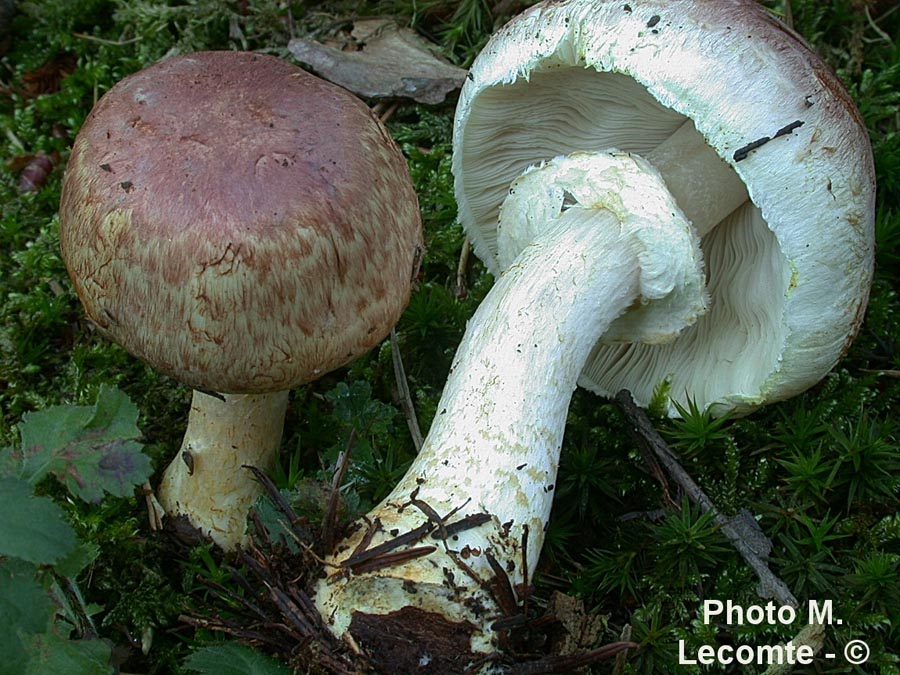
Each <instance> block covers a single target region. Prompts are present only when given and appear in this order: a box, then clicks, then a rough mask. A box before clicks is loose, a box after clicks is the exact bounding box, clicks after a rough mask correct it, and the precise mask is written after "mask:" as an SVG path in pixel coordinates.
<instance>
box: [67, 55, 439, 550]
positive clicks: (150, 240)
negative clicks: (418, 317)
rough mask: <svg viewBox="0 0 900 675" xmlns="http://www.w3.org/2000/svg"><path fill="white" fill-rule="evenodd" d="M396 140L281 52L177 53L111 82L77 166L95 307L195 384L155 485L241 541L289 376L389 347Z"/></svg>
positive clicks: (79, 277) (400, 181)
mask: <svg viewBox="0 0 900 675" xmlns="http://www.w3.org/2000/svg"><path fill="white" fill-rule="evenodd" d="M421 243H422V240H421V223H420V218H419V214H418V204H417V200H416V196H415V193H414V191H413V187H412V183H411V181H410V177H409V172H408V170H407V167H406V164H405V161H404V159H403V156H402V155H401V154H400V152H399V150H398V148H397V147H396V145H395V144H394V143H393V141H392V140H391V138H390V136H389V135H388V133H387V131H386V130H385V129H384V127H383V126H382V125H381V123H380V122H379V121H378V119H377V118H376V117H375V116H374V115H373V114H372V113H371V112H370V111H369V110H368V108H367V107H366V106H365V105H364V104H363V103H362V102H361V101H359V100H358V99H356V98H355V97H353V96H352V95H350V94H349V93H347V92H346V91H344V90H343V89H340V88H339V87H336V86H334V85H331V84H329V83H327V82H325V81H323V80H320V79H318V78H316V77H314V76H312V75H309V74H307V73H305V72H304V71H302V70H300V69H299V68H297V67H295V66H292V65H290V64H288V63H286V62H284V61H281V60H279V59H276V58H274V57H270V56H263V55H259V54H252V53H241V52H202V53H196V54H189V55H186V56H179V57H173V58H170V59H168V60H165V61H163V62H161V63H158V64H156V65H153V66H151V67H149V68H147V69H145V70H143V71H141V72H139V73H136V74H134V75H131V76H129V77H127V78H125V79H124V80H122V81H121V82H119V83H118V84H117V85H116V86H114V87H113V88H112V89H111V90H110V91H109V92H107V93H106V94H105V95H104V96H103V97H102V98H101V99H100V101H99V102H98V103H97V105H96V106H95V108H94V110H93V111H92V112H91V114H90V116H89V117H88V118H87V120H86V121H85V123H84V126H83V127H82V128H81V131H80V132H79V134H78V137H77V138H76V140H75V144H74V147H73V149H72V154H71V157H70V159H69V163H68V166H67V169H66V175H65V180H64V184H63V191H62V201H61V205H60V245H61V248H62V254H63V258H64V260H65V262H66V266H67V268H68V271H69V274H70V276H71V278H72V281H73V283H74V285H75V289H76V291H77V293H78V296H79V297H80V299H81V301H82V303H83V305H84V307H85V310H86V312H87V314H88V316H90V317H91V319H93V321H94V323H96V325H97V326H98V327H99V328H100V330H101V331H102V332H103V333H105V334H106V335H107V336H109V337H110V338H112V339H113V340H115V341H117V342H119V343H120V344H121V345H122V346H123V347H125V349H127V350H128V351H130V352H131V353H132V354H134V355H135V356H137V357H138V358H141V359H143V360H144V361H146V362H148V363H150V364H151V365H153V366H154V367H156V368H158V369H159V370H160V371H162V372H163V373H165V374H166V375H169V376H171V377H174V378H175V379H177V380H180V381H181V382H184V383H185V384H187V385H189V386H191V387H193V388H194V394H193V400H192V403H191V413H190V417H189V420H188V428H187V433H186V435H185V437H184V442H183V444H182V447H181V450H180V451H179V454H178V456H177V457H176V459H175V460H174V461H173V462H172V464H171V465H170V466H169V468H168V469H167V470H166V472H165V475H164V477H163V479H162V483H161V486H160V500H161V502H162V504H163V505H164V507H165V508H166V510H167V512H168V513H169V514H171V515H176V514H182V515H184V516H187V518H188V520H189V521H190V522H191V524H192V525H194V526H195V527H196V528H198V529H200V530H201V531H203V532H205V533H206V534H208V535H209V536H210V537H212V539H213V540H215V541H216V542H217V543H219V544H220V545H222V546H224V547H226V548H230V547H233V546H235V545H237V544H238V543H239V542H240V541H241V539H242V537H243V534H244V529H245V523H246V516H247V512H248V509H249V507H250V505H251V504H252V501H253V500H254V499H255V497H256V496H257V495H258V494H259V487H258V486H257V484H256V483H255V481H254V480H253V479H252V476H251V474H250V473H249V472H248V471H247V470H246V469H242V468H241V467H242V465H246V464H249V465H254V466H257V467H259V468H260V469H263V470H270V469H271V468H272V467H273V465H274V462H275V461H276V459H277V454H278V448H279V444H280V439H281V432H282V426H283V424H284V412H285V406H286V404H287V398H288V390H289V389H290V388H292V387H295V386H298V385H300V384H303V383H305V382H309V381H311V380H314V379H316V378H318V377H319V376H320V375H322V374H323V373H326V372H328V371H329V370H332V369H334V368H337V367H339V366H341V365H343V364H345V363H347V362H349V361H350V360H352V359H354V358H356V357H358V356H359V355H361V354H362V353H364V352H365V351H366V350H368V349H370V348H371V347H372V346H373V345H375V344H376V343H378V342H379V341H380V340H381V339H382V338H383V337H384V336H385V334H386V333H387V332H388V331H389V330H390V328H391V326H392V325H393V324H394V323H395V322H396V320H397V319H398V317H399V315H400V313H401V312H402V310H403V308H404V307H405V306H406V303H407V300H408V298H409V293H410V288H411V280H412V277H413V275H414V271H415V269H414V268H415V266H416V264H417V262H416V261H417V260H418V256H419V252H420V246H421Z"/></svg>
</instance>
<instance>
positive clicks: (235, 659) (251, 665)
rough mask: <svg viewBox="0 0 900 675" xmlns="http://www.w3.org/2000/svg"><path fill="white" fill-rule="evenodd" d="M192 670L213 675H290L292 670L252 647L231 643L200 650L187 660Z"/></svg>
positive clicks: (188, 666) (187, 664)
mask: <svg viewBox="0 0 900 675" xmlns="http://www.w3.org/2000/svg"><path fill="white" fill-rule="evenodd" d="M184 665H185V667H186V668H188V669H190V670H196V671H199V672H201V673H211V674H213V675H290V673H291V669H290V668H288V667H287V666H286V665H284V664H283V663H279V662H278V661H276V660H275V659H273V658H271V657H270V656H266V655H265V654H261V653H260V652H257V651H254V650H253V649H251V648H250V647H245V646H244V645H241V644H237V643H234V642H229V643H225V644H220V645H212V646H209V647H203V648H202V649H198V650H197V651H195V652H194V653H193V654H191V655H190V656H188V657H187V659H185V662H184Z"/></svg>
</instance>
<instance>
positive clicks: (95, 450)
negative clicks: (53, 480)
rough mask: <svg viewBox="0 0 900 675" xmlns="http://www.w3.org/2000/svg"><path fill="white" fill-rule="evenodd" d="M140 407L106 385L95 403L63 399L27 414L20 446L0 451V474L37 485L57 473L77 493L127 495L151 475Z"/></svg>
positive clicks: (95, 498) (92, 496)
mask: <svg viewBox="0 0 900 675" xmlns="http://www.w3.org/2000/svg"><path fill="white" fill-rule="evenodd" d="M137 416H138V411H137V408H136V407H135V405H134V404H133V403H132V402H131V400H130V399H129V398H128V396H127V395H126V394H124V393H123V392H121V391H119V390H118V389H114V388H110V387H106V386H103V387H101V388H100V393H99V394H98V395H97V402H96V404H95V405H94V406H76V405H59V406H52V407H50V408H47V409H45V410H41V411H38V412H33V413H28V414H27V415H24V416H23V417H22V422H21V423H20V424H19V431H20V433H21V436H22V444H21V449H20V450H13V449H10V448H7V449H6V451H5V452H3V453H0V475H3V474H6V475H10V474H12V475H17V476H19V477H20V478H22V479H24V480H26V481H28V482H29V483H31V484H32V485H36V484H37V483H38V482H40V481H41V480H42V479H43V478H44V477H45V476H46V475H47V474H53V475H54V476H56V477H57V478H58V479H59V480H60V481H62V482H63V483H64V484H65V485H66V487H67V488H68V489H69V492H71V493H72V494H73V495H75V496H76V497H79V498H80V499H83V500H85V501H89V502H99V501H100V500H101V499H102V498H103V493H104V491H105V492H109V493H110V494H113V495H116V496H119V497H124V496H126V495H128V494H130V493H131V491H132V489H133V487H134V485H137V484H140V483H142V482H144V481H145V480H147V478H148V476H149V475H150V472H151V466H150V459H149V458H148V457H147V456H146V455H144V454H143V453H142V452H141V445H140V444H139V443H138V442H137V441H136V440H135V439H137V438H138V437H139V436H140V430H139V429H138V427H137V424H136V421H137Z"/></svg>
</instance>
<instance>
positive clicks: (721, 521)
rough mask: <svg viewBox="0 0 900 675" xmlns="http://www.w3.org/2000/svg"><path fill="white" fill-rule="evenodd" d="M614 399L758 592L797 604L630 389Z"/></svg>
mask: <svg viewBox="0 0 900 675" xmlns="http://www.w3.org/2000/svg"><path fill="white" fill-rule="evenodd" d="M615 401H616V403H618V405H619V407H620V408H621V409H622V411H623V412H624V413H625V416H626V417H627V418H628V421H629V422H630V423H631V425H632V428H633V430H634V431H635V433H636V435H637V437H638V439H639V440H640V441H641V442H642V443H645V444H646V445H647V447H648V448H649V449H650V450H651V451H652V452H653V454H654V455H656V457H657V458H658V459H659V461H660V462H661V463H662V465H663V466H664V467H665V469H666V471H667V472H668V473H669V475H670V476H671V477H672V479H673V480H674V481H675V482H676V483H678V485H680V486H681V488H682V489H683V490H684V492H685V494H687V496H688V498H689V499H690V500H691V501H692V502H694V503H695V504H697V505H698V506H699V507H700V508H701V509H702V510H703V511H704V512H707V511H709V512H712V513H713V514H714V518H713V522H714V523H715V524H716V525H717V526H718V527H719V528H720V529H721V530H722V533H723V534H724V535H725V536H726V537H728V539H729V541H731V543H732V545H733V546H734V547H735V549H736V550H737V552H738V553H740V554H741V557H742V558H743V559H744V560H745V561H746V562H747V564H748V565H749V566H750V567H751V568H752V569H753V571H754V572H756V575H757V576H758V577H759V580H760V582H761V584H762V588H761V589H760V595H762V596H763V597H774V598H775V599H776V600H777V601H778V602H780V603H781V604H782V605H790V606H791V607H794V608H796V607H798V606H799V603H798V602H797V598H795V597H794V595H793V593H791V591H790V589H789V588H788V587H787V584H785V583H784V582H783V581H782V580H781V579H779V578H778V577H776V576H775V575H774V574H773V573H772V570H770V569H769V566H768V564H767V563H766V561H765V560H763V559H762V558H761V557H760V556H759V555H758V554H757V552H756V549H755V548H754V547H753V545H752V544H751V543H750V542H749V541H748V538H747V536H746V534H745V533H744V532H743V531H742V528H741V527H740V526H739V525H736V524H735V523H736V519H733V518H727V517H725V516H723V515H722V514H721V513H719V512H718V510H717V509H716V507H715V505H714V504H713V503H712V500H711V499H710V498H709V497H708V496H707V495H706V493H705V492H703V490H702V489H701V488H700V486H699V485H697V483H695V482H694V480H693V478H691V477H690V476H689V475H688V473H687V472H686V471H685V470H684V469H683V468H682V467H681V464H680V463H679V462H678V458H677V457H676V456H675V454H674V453H673V452H672V450H671V449H670V448H669V446H668V445H667V444H666V442H665V441H664V440H663V438H662V437H661V436H660V435H659V433H658V432H657V431H656V429H655V428H654V427H653V424H652V423H651V422H650V419H649V418H648V417H647V413H646V412H644V410H643V409H642V408H639V407H638V406H637V404H635V402H634V399H633V398H632V397H631V392H629V391H627V390H625V389H623V390H622V391H620V392H619V393H618V394H616V396H615ZM745 520H746V519H745ZM754 523H755V521H754Z"/></svg>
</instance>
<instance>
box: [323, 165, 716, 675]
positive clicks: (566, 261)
mask: <svg viewBox="0 0 900 675" xmlns="http://www.w3.org/2000/svg"><path fill="white" fill-rule="evenodd" d="M583 160H584V157H581V158H579V159H578V160H576V162H575V164H576V166H575V169H573V172H574V173H576V174H578V175H581V173H583V172H584V171H585V169H584V167H583V166H582V165H580V164H579V162H583ZM563 161H566V159H565V158H563ZM612 161H613V162H615V161H626V160H625V159H622V158H616V159H614V160H612ZM627 161H631V159H630V158H629V159H628V160H627ZM641 166H642V167H643V168H644V169H646V170H648V171H650V172H652V168H650V167H649V165H648V164H646V162H643V163H642V164H641ZM614 171H615V177H616V178H618V180H622V181H627V180H628V178H629V177H628V176H625V175H624V173H625V172H623V173H618V171H619V169H618V168H616V169H615V170H614ZM536 173H540V169H539V170H537V171H536ZM611 173H612V172H611ZM634 173H637V172H634V171H633V170H632V174H631V177H633V174H634ZM526 175H527V173H526ZM523 178H524V177H523ZM538 178H542V177H538ZM656 179H657V182H655V183H647V182H646V181H645V182H644V183H643V184H644V185H652V186H653V189H655V190H658V191H659V192H662V193H664V192H665V189H664V187H663V186H662V183H661V180H659V179H658V176H656ZM535 184H536V185H537V188H536V189H535V188H534V187H527V188H524V187H523V188H519V187H516V184H514V186H513V189H511V193H516V192H517V191H518V192H519V197H518V198H520V199H523V200H525V202H526V203H529V202H537V203H539V204H540V205H541V206H545V205H548V204H549V212H552V213H553V214H554V216H555V217H554V218H551V219H550V220H549V222H547V223H545V225H544V227H542V228H541V229H540V232H539V233H538V234H537V235H536V236H535V237H534V239H533V240H532V241H531V243H530V244H529V245H527V246H526V247H525V248H524V249H523V250H522V252H521V253H520V254H519V255H518V257H517V258H516V259H515V261H514V262H513V263H512V264H511V265H510V266H509V267H508V268H507V269H506V271H505V272H504V273H503V274H502V275H501V277H500V278H499V279H498V280H497V282H496V284H495V285H494V287H493V289H492V290H491V292H490V293H489V294H488V295H487V297H486V298H485V299H484V301H483V302H482V303H481V305H480V306H479V308H478V310H477V311H476V313H475V315H474V316H473V318H472V319H471V320H470V322H469V324H468V327H467V329H466V334H465V337H464V338H463V341H462V343H461V344H460V347H459V349H458V351H457V354H456V358H455V359H454V363H453V366H452V368H451V374H450V377H449V379H448V381H447V384H446V385H445V388H444V392H443V396H442V398H441V401H440V403H439V405H438V409H437V411H438V412H437V415H436V417H435V419H434V422H433V423H432V427H431V430H430V432H429V434H428V436H427V438H426V439H425V443H424V445H423V447H422V450H421V451H420V452H419V454H418V456H417V457H416V459H415V460H414V462H413V464H412V466H411V467H410V469H409V471H408V472H407V473H406V475H405V477H404V478H403V480H402V481H401V482H400V483H399V484H398V485H397V486H396V487H395V489H394V490H393V491H392V492H391V494H390V495H389V496H388V497H387V498H386V499H385V500H384V501H383V502H382V503H381V504H380V505H378V506H377V507H376V508H375V509H374V510H373V511H372V512H370V514H369V518H368V519H369V522H370V523H372V524H373V526H374V527H375V528H377V532H375V535H374V537H373V538H371V539H370V540H369V541H368V543H367V544H366V548H367V549H371V548H372V547H373V546H376V545H379V544H382V543H384V542H386V541H389V540H391V539H392V538H393V537H396V536H397V535H398V534H404V533H408V532H412V531H416V528H422V526H423V524H424V525H425V526H426V529H429V528H430V529H431V533H430V534H429V533H427V532H426V533H425V534H423V535H422V536H421V537H419V538H418V540H417V541H413V542H411V543H410V544H409V545H408V546H406V547H400V548H399V549H398V550H403V548H406V549H408V550H410V551H411V552H410V553H409V554H408V555H410V556H412V555H413V554H415V555H417V556H418V557H415V558H413V559H410V560H407V561H404V562H397V561H396V559H391V560H390V561H389V562H390V564H385V566H381V562H380V561H378V557H377V556H376V557H375V558H374V559H369V560H368V561H366V560H365V556H362V557H363V562H359V560H360V557H361V552H360V551H358V550H357V549H358V548H359V547H360V545H361V544H360V542H362V541H363V540H364V538H368V537H369V535H371V528H366V527H361V528H360V529H358V530H357V531H356V532H355V533H354V534H352V535H351V536H350V537H349V538H348V539H347V540H345V541H344V542H342V544H341V545H340V546H339V547H338V550H337V551H336V552H335V553H334V555H333V556H332V562H333V563H335V564H337V565H340V566H343V568H344V573H337V574H335V575H333V576H332V577H331V578H329V579H327V580H325V581H323V582H321V583H320V585H319V588H318V592H317V604H318V607H319V609H320V611H321V613H322V615H323V617H324V618H325V620H326V621H327V622H328V623H329V624H330V625H331V627H332V630H333V631H334V632H335V633H336V634H338V635H343V634H344V633H345V632H348V631H349V633H350V635H352V636H353V638H354V639H356V640H357V642H365V638H366V627H367V626H368V625H370V623H371V622H372V621H373V617H375V616H378V615H387V614H393V618H394V620H398V621H399V620H401V619H402V621H404V622H407V623H408V624H409V627H415V629H416V630H417V631H418V633H417V634H418V635H420V636H421V639H418V640H417V642H421V643H423V644H427V643H428V642H429V637H434V638H435V640H438V639H445V640H447V638H446V634H447V633H448V632H449V633H454V634H455V635H456V637H460V636H462V637H465V638H466V639H467V640H468V644H469V645H470V648H471V650H472V651H473V652H484V651H488V650H490V649H491V647H492V645H493V642H494V638H495V635H494V633H493V631H492V630H491V628H490V626H491V623H492V622H493V620H494V619H496V618H498V617H500V616H502V615H503V614H504V613H509V612H515V611H517V609H516V607H509V601H508V598H509V596H510V595H513V596H514V594H515V591H514V590H513V589H515V588H516V586H517V585H518V584H521V583H523V582H527V581H528V580H529V579H530V578H531V575H532V573H533V572H534V569H535V567H536V565H537V560H538V556H539V554H540V550H541V546H542V544H543V540H544V531H545V528H546V524H547V522H548V518H549V515H550V507H551V504H552V498H553V492H554V487H555V482H556V471H557V466H558V462H559V451H560V447H561V445H562V438H563V430H564V427H565V422H566V415H567V411H568V407H569V401H570V399H571V396H572V392H573V391H574V389H575V386H576V383H577V380H578V376H579V374H580V373H581V370H582V368H583V366H584V363H585V361H586V360H587V358H588V356H589V354H590V352H591V349H592V348H593V346H594V345H595V344H596V342H597V339H598V337H599V336H600V335H602V334H603V333H604V332H605V331H606V329H607V328H608V327H609V326H610V325H611V324H612V323H613V321H614V320H615V319H616V318H617V317H619V316H620V315H621V314H623V313H624V312H626V311H627V310H628V309H629V308H630V307H631V306H632V305H634V304H635V303H637V302H638V301H639V300H643V299H645V298H643V297H642V296H644V295H645V294H646V292H647V288H648V284H647V280H646V279H644V278H643V276H644V274H645V273H646V270H642V263H645V262H646V249H647V248H650V247H652V246H653V245H659V240H656V241H655V242H654V243H648V235H647V233H646V232H638V230H640V229H648V225H647V223H646V222H636V221H638V220H640V218H639V217H635V216H634V215H633V214H632V213H627V214H625V213H622V212H619V213H615V211H614V210H610V209H607V208H606V206H605V205H601V204H598V203H594V204H591V203H590V201H591V200H590V199H587V198H585V196H584V194H583V192H584V190H583V189H581V188H583V185H581V187H580V188H578V189H576V188H575V187H573V188H572V189H573V190H575V191H576V192H578V193H579V194H580V195H581V200H580V201H579V202H578V203H573V204H566V203H564V202H563V198H562V195H561V190H559V191H557V192H559V194H557V192H554V193H553V194H549V195H548V194H546V191H544V190H543V183H542V182H541V180H537V181H532V185H535ZM579 185H580V183H579ZM604 185H605V189H603V190H600V191H599V192H600V193H603V195H604V196H606V195H607V193H612V191H614V190H615V184H614V182H610V183H605V184H604ZM592 187H593V186H592ZM567 194H568V193H567ZM666 197H668V195H667V193H666ZM615 199H616V198H615V197H613V198H612V201H615ZM648 201H654V198H653V196H652V195H651V196H649V198H648ZM560 204H562V208H561V207H560ZM620 206H621V205H620ZM516 210H517V209H516ZM661 211H662V212H664V213H665V216H666V217H667V218H668V219H669V220H670V221H671V222H670V224H667V225H662V226H660V229H662V230H665V232H666V233H667V234H671V237H670V239H671V240H672V241H666V246H667V247H668V248H667V251H666V253H667V254H668V255H673V256H682V257H683V258H688V259H691V258H692V253H693V254H696V255H697V256H698V257H699V250H698V249H696V248H694V249H691V246H690V243H688V244H687V245H685V244H684V242H685V241H688V242H690V241H691V240H690V237H689V236H686V233H688V234H691V233H690V232H689V228H688V226H687V223H686V221H685V220H684V219H683V216H681V214H680V212H678V209H677V207H675V206H674V203H672V202H671V201H669V202H668V206H667V207H666V208H664V209H661V210H657V211H654V212H653V214H652V216H651V217H652V218H656V217H657V216H658V215H659V213H660V212H661ZM502 218H503V214H502V212H501V219H502ZM676 223H677V225H676ZM649 229H652V228H649ZM676 229H677V233H676ZM654 234H658V233H656V232H654ZM650 238H651V239H652V238H653V237H650ZM676 240H677V241H676ZM685 250H688V251H690V252H692V253H688V254H687V255H683V254H684V251H685ZM650 257H651V258H652V257H653V256H650ZM673 266H678V267H684V264H683V263H678V264H676V265H673ZM687 266H688V267H691V265H690V264H688V265H687ZM693 268H694V270H695V271H697V270H698V265H696V264H694V265H693ZM662 274H663V275H665V274H666V272H663V273H662ZM697 276H699V274H697ZM652 285H653V284H652V283H651V284H649V286H652ZM664 285H668V290H667V291H665V293H664V295H667V294H668V293H669V292H671V290H672V288H671V286H672V284H664ZM699 285H701V286H702V284H699ZM676 293H677V291H676ZM698 295H699V293H698ZM654 297H658V296H654ZM646 299H647V300H649V299H650V298H646ZM700 304H702V303H700ZM454 522H456V523H457V527H463V529H461V530H458V531H457V527H454ZM460 523H462V525H460ZM467 525H468V526H467ZM419 531H420V532H422V531H423V530H421V529H420V530H419ZM447 531H452V532H453V534H452V536H450V537H445V534H446V532H447ZM410 547H411V549H410ZM423 547H426V548H423ZM428 547H434V548H433V550H430V548H428ZM523 547H525V550H524V551H523V550H522V548H523ZM416 549H418V550H416ZM373 565H374V566H375V568H374V569H373ZM498 575H500V576H507V577H508V581H509V583H506V581H505V580H503V579H499V578H498ZM507 588H508V589H509V592H508V593H507V594H506V596H505V597H504V590H505V589H507ZM403 608H405V610H404V612H402V613H398V612H399V610H401V609H403ZM410 608H414V609H410ZM401 614H402V616H401ZM398 617H399V618H398ZM437 617H440V619H438V618H437ZM378 619H383V616H380V617H378V618H376V619H374V620H376V621H377V620H378ZM447 622H450V624H448V623H447ZM390 632H396V630H392V631H390ZM401 632H402V631H401ZM388 642H389V641H385V640H379V643H380V644H375V645H363V646H364V648H367V649H369V650H370V651H371V650H376V651H377V650H386V651H387V652H390V650H391V649H402V648H403V646H402V645H400V644H397V645H389V644H387V643H388ZM416 648H418V646H417V647H416ZM406 649H407V650H408V649H409V647H407V648H406ZM376 658H377V657H376ZM394 665H395V666H396V664H394ZM401 670H402V669H401Z"/></svg>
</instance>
